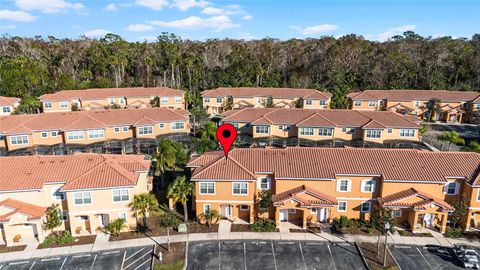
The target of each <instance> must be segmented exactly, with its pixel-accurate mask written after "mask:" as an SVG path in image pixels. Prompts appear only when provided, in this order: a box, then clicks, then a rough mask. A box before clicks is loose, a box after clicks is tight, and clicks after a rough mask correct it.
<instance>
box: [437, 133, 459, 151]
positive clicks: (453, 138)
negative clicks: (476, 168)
mask: <svg viewBox="0 0 480 270" xmlns="http://www.w3.org/2000/svg"><path fill="white" fill-rule="evenodd" d="M438 138H439V139H440V140H442V141H447V142H449V144H448V151H449V152H450V149H451V146H452V143H454V144H460V145H465V140H464V139H463V138H462V137H460V135H458V133H457V132H455V131H445V132H443V133H442V135H440V136H438ZM442 150H443V143H442Z"/></svg>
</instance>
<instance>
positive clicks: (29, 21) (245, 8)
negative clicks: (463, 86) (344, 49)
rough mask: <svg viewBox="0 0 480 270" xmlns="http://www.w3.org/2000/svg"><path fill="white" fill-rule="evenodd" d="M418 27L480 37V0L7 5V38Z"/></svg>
mask: <svg viewBox="0 0 480 270" xmlns="http://www.w3.org/2000/svg"><path fill="white" fill-rule="evenodd" d="M406 30H413V31H415V32H417V33H419V34H421V35H423V36H433V37H437V36H444V35H448V36H453V37H468V38H470V37H471V36H472V35H473V34H474V33H480V0H470V1H455V0H451V1H447V0H444V1H433V0H429V1H426V0H409V1H389V0H383V1H367V0H356V1H342V0H337V1H321V0H221V1H214V0H110V1H103V0H0V33H6V34H9V35H11V36H30V37H31V36H35V35H42V36H49V35H52V36H55V37H57V38H62V37H68V38H78V37H80V36H82V35H85V36H88V37H101V36H102V35H104V34H105V33H107V32H112V33H115V34H119V35H121V36H122V37H124V38H126V39H127V40H129V41H142V40H145V39H147V40H153V39H154V38H155V37H156V36H158V35H159V34H160V33H161V32H171V33H175V34H177V35H179V36H181V37H182V38H185V39H195V40H205V39H209V38H225V37H228V38H235V39H238V38H243V39H259V38H263V37H266V36H268V37H274V38H280V39H289V38H307V37H319V36H324V35H328V36H335V37H338V36H342V35H345V34H350V33H355V34H359V35H363V36H364V37H365V38H367V39H370V40H379V41H383V40H386V39H388V38H389V37H391V36H393V35H396V34H401V33H403V32H404V31H406Z"/></svg>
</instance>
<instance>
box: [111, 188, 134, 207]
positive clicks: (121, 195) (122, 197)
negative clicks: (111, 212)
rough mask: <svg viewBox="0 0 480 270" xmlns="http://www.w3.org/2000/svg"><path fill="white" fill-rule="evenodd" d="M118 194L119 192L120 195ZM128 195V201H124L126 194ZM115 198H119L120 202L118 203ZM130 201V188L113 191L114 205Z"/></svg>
mask: <svg viewBox="0 0 480 270" xmlns="http://www.w3.org/2000/svg"><path fill="white" fill-rule="evenodd" d="M116 192H119V194H115V193H116ZM125 192H126V193H127V199H124V196H125V194H124V193H125ZM115 197H119V199H120V200H118V201H116V200H115ZM129 201H130V191H129V190H128V188H122V189H113V190H112V202H113V203H123V202H129Z"/></svg>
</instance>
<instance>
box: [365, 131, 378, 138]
mask: <svg viewBox="0 0 480 270" xmlns="http://www.w3.org/2000/svg"><path fill="white" fill-rule="evenodd" d="M365 138H369V139H381V138H382V130H380V129H367V130H366V131H365Z"/></svg>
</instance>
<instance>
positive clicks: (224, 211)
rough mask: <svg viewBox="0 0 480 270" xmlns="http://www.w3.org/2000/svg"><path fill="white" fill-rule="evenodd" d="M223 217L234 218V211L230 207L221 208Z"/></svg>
mask: <svg viewBox="0 0 480 270" xmlns="http://www.w3.org/2000/svg"><path fill="white" fill-rule="evenodd" d="M220 211H221V215H222V216H224V217H226V218H232V209H231V206H230V205H222V206H220Z"/></svg>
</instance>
